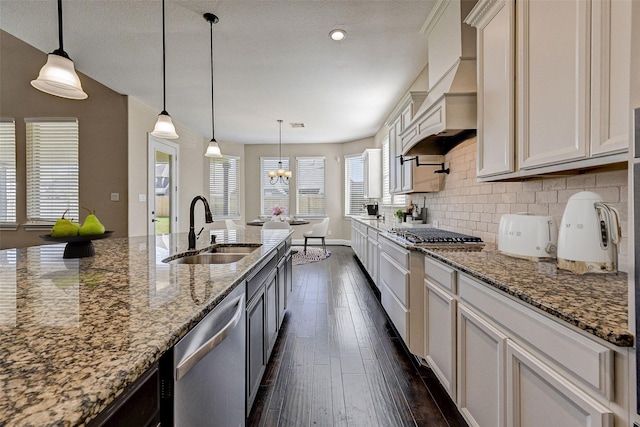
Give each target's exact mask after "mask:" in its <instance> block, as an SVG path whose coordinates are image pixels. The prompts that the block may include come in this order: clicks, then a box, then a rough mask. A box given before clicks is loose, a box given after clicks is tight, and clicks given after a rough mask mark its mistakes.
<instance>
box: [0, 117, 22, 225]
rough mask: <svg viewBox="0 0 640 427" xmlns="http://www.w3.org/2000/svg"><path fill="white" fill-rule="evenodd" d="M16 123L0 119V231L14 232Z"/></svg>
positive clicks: (15, 220) (15, 222)
mask: <svg viewBox="0 0 640 427" xmlns="http://www.w3.org/2000/svg"><path fill="white" fill-rule="evenodd" d="M16 186H17V183H16V123H15V120H14V119H6V118H0V230H16V229H17V227H18V224H17V216H16V209H17V206H16Z"/></svg>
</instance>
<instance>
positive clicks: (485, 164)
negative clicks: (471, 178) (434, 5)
mask: <svg viewBox="0 0 640 427" xmlns="http://www.w3.org/2000/svg"><path fill="white" fill-rule="evenodd" d="M630 8H631V1H628V0H592V1H587V0H570V1H562V2H558V1H550V0H548V1H547V0H536V1H527V0H523V1H518V2H514V1H513V0H480V1H479V2H478V4H477V5H476V7H475V8H474V9H473V11H472V12H471V13H470V14H469V16H468V17H467V20H466V22H468V23H469V24H470V25H473V26H475V27H476V28H477V29H478V56H479V67H478V89H479V90H478V99H479V106H480V108H479V109H478V111H479V113H478V120H479V123H478V171H477V172H478V178H481V179H482V178H484V180H492V179H504V178H517V177H524V176H530V175H537V174H542V173H551V172H558V171H565V170H571V169H579V168H585V167H593V166H600V165H605V164H610V163H616V162H621V161H625V159H626V154H625V152H626V151H627V147H628V140H627V134H628V124H629V114H628V107H629V98H628V96H629V95H628V92H629V91H628V87H629V81H630V74H629V73H630V67H629V58H630V54H631V51H630V40H631V39H630V34H631V20H630V13H631V11H630ZM514 49H515V51H514ZM514 82H516V83H514Z"/></svg>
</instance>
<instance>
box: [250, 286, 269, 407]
mask: <svg viewBox="0 0 640 427" xmlns="http://www.w3.org/2000/svg"><path fill="white" fill-rule="evenodd" d="M264 297H265V295H264V286H263V287H262V288H261V290H260V291H258V294H256V295H255V296H254V298H253V299H252V300H251V301H250V303H249V304H248V305H247V413H248V412H249V411H250V410H251V404H252V403H253V399H255V397H256V393H257V392H258V387H259V386H260V380H261V379H262V374H263V373H264V369H265V367H266V365H267V360H266V341H265V334H264V320H265V298H264Z"/></svg>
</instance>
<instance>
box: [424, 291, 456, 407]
mask: <svg viewBox="0 0 640 427" xmlns="http://www.w3.org/2000/svg"><path fill="white" fill-rule="evenodd" d="M424 285H425V293H424V305H425V318H424V322H425V328H424V330H425V354H426V355H427V362H429V366H431V369H433V372H434V373H435V374H436V376H437V377H438V379H439V380H440V383H441V384H442V386H443V387H444V388H445V390H447V392H448V393H449V396H451V398H452V399H454V400H455V398H456V361H455V358H456V350H455V348H456V347H455V346H456V299H455V298H454V297H453V296H451V295H449V294H448V293H447V292H445V291H444V290H442V289H441V288H440V287H438V286H437V285H434V284H433V283H431V282H429V281H428V280H425V281H424Z"/></svg>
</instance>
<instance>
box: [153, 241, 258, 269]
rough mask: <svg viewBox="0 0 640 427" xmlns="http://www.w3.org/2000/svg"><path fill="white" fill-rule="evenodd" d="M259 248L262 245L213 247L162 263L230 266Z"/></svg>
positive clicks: (247, 244) (244, 244)
mask: <svg viewBox="0 0 640 427" xmlns="http://www.w3.org/2000/svg"><path fill="white" fill-rule="evenodd" d="M260 246H262V245H260V244H257V243H256V244H253V243H241V244H231V245H227V244H225V245H224V246H214V247H213V248H211V249H209V250H208V251H206V252H200V253H196V254H193V255H185V256H179V257H178V258H175V259H165V260H163V261H162V262H166V263H169V264H230V263H232V262H238V261H240V260H241V259H242V258H244V257H246V256H247V255H249V254H250V253H251V252H253V251H255V250H256V249H258V248H259V247H260Z"/></svg>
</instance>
